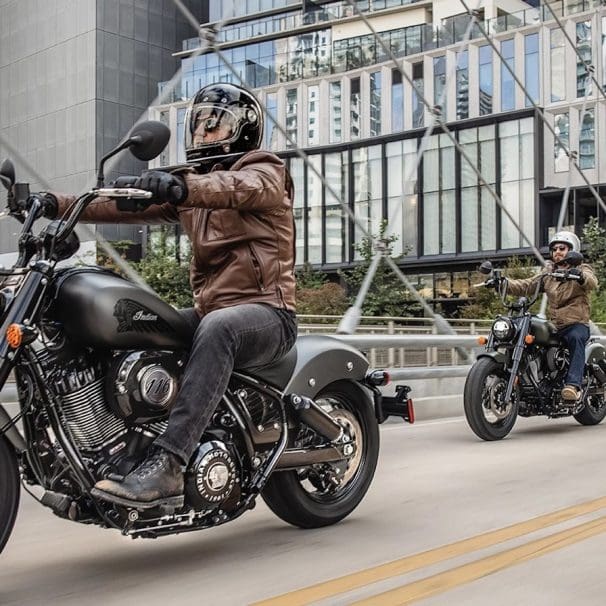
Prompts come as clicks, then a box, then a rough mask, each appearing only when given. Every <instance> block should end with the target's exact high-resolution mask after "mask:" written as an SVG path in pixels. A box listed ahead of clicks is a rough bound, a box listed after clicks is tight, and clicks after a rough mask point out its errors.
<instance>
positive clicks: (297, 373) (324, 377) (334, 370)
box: [284, 335, 369, 398]
mask: <svg viewBox="0 0 606 606" xmlns="http://www.w3.org/2000/svg"><path fill="white" fill-rule="evenodd" d="M367 370H368V360H367V359H366V358H365V357H364V356H363V355H362V354H361V353H360V352H359V351H358V350H357V349H355V348H354V347H352V346H351V345H348V344H347V343H343V342H341V341H339V340H338V339H335V338H334V337H328V336H325V335H310V336H306V337H304V338H301V339H300V340H299V342H298V343H297V364H296V366H295V369H294V371H293V374H292V377H291V379H290V381H289V382H288V385H286V387H285V389H284V393H285V394H297V395H300V396H307V397H309V398H315V397H316V395H318V394H319V393H320V392H321V391H322V390H323V389H324V388H325V387H327V386H328V385H330V384H331V383H334V382H336V381H352V382H363V381H364V378H365V377H366V372H367ZM364 391H366V390H364ZM366 393H367V397H369V396H368V392H366Z"/></svg>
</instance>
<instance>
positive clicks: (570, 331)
mask: <svg viewBox="0 0 606 606" xmlns="http://www.w3.org/2000/svg"><path fill="white" fill-rule="evenodd" d="M558 335H559V336H560V337H561V338H562V340H563V341H564V343H566V346H567V347H568V351H569V352H570V366H569V367H568V374H567V375H566V384H567V385H575V386H576V387H581V384H582V383H583V370H584V369H585V344H586V343H587V341H588V340H589V327H588V326H587V325H586V324H570V326H565V327H564V328H560V330H558Z"/></svg>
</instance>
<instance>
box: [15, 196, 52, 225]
mask: <svg viewBox="0 0 606 606" xmlns="http://www.w3.org/2000/svg"><path fill="white" fill-rule="evenodd" d="M36 200H38V201H39V202H40V204H39V206H38V209H37V210H36V219H38V218H40V217H46V218H47V219H54V218H55V217H56V216H57V212H58V209H59V203H58V202H57V198H56V197H55V196H54V195H53V194H50V193H39V194H32V195H31V196H28V197H27V199H26V200H22V201H21V202H19V203H18V209H19V211H27V212H28V213H29V212H32V210H33V208H34V203H35V201H36Z"/></svg>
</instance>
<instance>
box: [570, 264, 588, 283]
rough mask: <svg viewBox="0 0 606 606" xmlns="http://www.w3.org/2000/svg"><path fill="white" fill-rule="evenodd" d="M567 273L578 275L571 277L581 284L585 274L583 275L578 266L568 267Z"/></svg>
mask: <svg viewBox="0 0 606 606" xmlns="http://www.w3.org/2000/svg"><path fill="white" fill-rule="evenodd" d="M568 275H569V276H578V277H576V278H573V280H575V281H576V282H578V283H579V284H583V282H585V276H584V275H583V272H582V271H581V270H580V269H579V268H578V267H573V268H572V269H569V270H568Z"/></svg>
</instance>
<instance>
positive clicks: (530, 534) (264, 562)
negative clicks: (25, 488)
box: [0, 417, 606, 606]
mask: <svg viewBox="0 0 606 606" xmlns="http://www.w3.org/2000/svg"><path fill="white" fill-rule="evenodd" d="M605 443H606V425H604V426H598V427H593V428H592V427H589V428H587V427H581V426H580V425H578V424H577V423H576V422H575V421H574V420H572V419H564V420H559V421H548V420H543V419H529V420H525V419H520V420H519V421H518V424H517V425H516V427H515V428H514V431H513V432H512V434H511V435H510V436H509V437H508V438H507V439H505V440H504V441H502V442H497V443H483V442H480V441H479V440H478V439H477V438H476V437H475V436H474V435H473V434H472V433H471V431H470V430H469V428H468V427H467V424H466V422H465V420H464V419H463V418H461V417H458V418H452V419H444V420H438V421H429V422H424V423H419V424H416V425H414V426H403V425H400V424H387V425H385V426H384V427H383V429H382V452H381V458H380V463H379V468H378V471H377V475H376V478H375V481H374V484H373V485H372V487H371V489H370V492H369V493H368V495H367V497H366V498H365V500H364V501H363V502H362V504H361V506H360V507H359V508H358V509H357V510H356V511H355V512H354V513H353V515H351V516H350V517H349V518H348V519H346V520H345V521H343V522H341V523H340V524H338V525H336V526H334V527H330V528H326V529H322V530H313V531H302V530H298V529H295V528H291V527H288V526H287V525H285V524H284V523H282V522H281V521H280V520H278V519H277V518H275V517H274V516H273V515H272V514H271V513H270V512H269V510H268V509H267V508H266V507H265V505H264V504H262V503H259V506H258V507H257V508H256V509H255V510H254V511H252V512H249V513H248V514H247V515H245V516H244V517H242V518H240V520H238V521H237V522H235V523H232V524H228V525H227V526H224V527H221V528H218V529H214V530H210V531H202V532H198V533H191V534H185V535H182V536H177V537H170V538H163V539H159V540H154V541H150V540H137V541H132V540H130V539H127V538H124V537H121V536H120V535H119V534H117V533H116V532H114V531H107V530H100V529H97V528H91V527H83V526H78V525H75V524H73V523H69V522H66V521H63V520H60V519H58V518H55V517H54V516H53V515H52V514H51V513H50V511H49V510H46V509H44V508H42V507H41V506H38V505H37V504H35V503H34V502H33V501H32V499H31V498H30V497H28V496H25V497H24V498H23V502H22V508H21V511H20V515H19V518H18V521H17V525H16V528H15V532H14V533H13V536H12V538H11V540H10V541H9V543H8V545H7V547H6V549H5V551H4V553H3V554H2V555H1V556H0V604H2V605H3V606H9V605H11V606H17V605H18V606H26V605H27V606H30V605H37V604H46V605H48V606H51V605H58V604H61V605H69V604H74V605H75V604H78V605H79V604H90V605H97V604H99V605H100V604H103V605H104V606H111V605H122V604H128V603H145V604H146V606H147V605H155V604H167V603H168V604H179V605H189V604H191V605H194V604H195V605H198V604H213V605H223V604H229V605H242V604H253V603H257V602H259V603H261V604H274V605H279V604H283V605H286V604H288V605H289V606H291V605H294V604H305V603H314V604H316V603H317V604H322V605H328V604H330V605H337V604H352V603H357V602H360V603H362V604H378V605H381V604H404V603H413V602H415V603H420V604H424V605H432V606H437V605H446V604H448V605H452V604H456V605H458V604H464V605H466V606H467V605H480V604H482V605H483V604H486V603H490V604H491V606H499V605H503V606H504V605H508V606H510V605H511V604H532V605H533V606H541V605H548V604H549V605H550V606H554V605H555V606H557V605H562V606H564V605H568V604H572V603H574V604H576V605H585V604H587V605H593V604H595V605H598V604H603V602H604V597H603V596H604V594H605V592H606V578H605V577H604V574H603V554H604V552H605V550H606V532H605V531H606V517H604V516H605V515H606V498H605V495H606V471H605V470H604V463H603V460H604V455H603V453H604V450H605V448H604V446H605ZM559 510H561V511H559ZM558 511H559V513H557V514H556V515H551V514H554V512H558ZM505 527H510V528H506V529H505ZM503 529H505V530H503ZM495 531H501V532H495ZM446 545H450V547H448V548H446V549H445V548H443V547H444V546H446ZM422 552H426V553H422ZM416 554H418V555H417V557H414V558H411V557H410V556H414V555H416ZM394 561H397V562H394ZM389 562H394V564H392V565H391V566H385V564H387V563H389ZM364 571H365V572H364ZM362 573H363V574H362ZM442 573H443V574H442ZM345 575H349V576H345ZM340 577H343V578H340ZM427 578H429V580H428V581H425V582H422V581H421V580H422V579H427ZM335 579H336V580H335ZM329 581H332V582H330V583H329ZM417 581H419V582H417ZM413 583H414V584H413ZM311 586H315V587H313V588H311V589H306V588H310V587H311ZM390 590H397V591H394V592H392V593H390V594H386V595H384V596H381V597H378V596H379V594H382V593H385V592H387V591H390ZM283 594H289V595H283ZM280 596H282V597H280ZM271 598H274V599H271Z"/></svg>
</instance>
